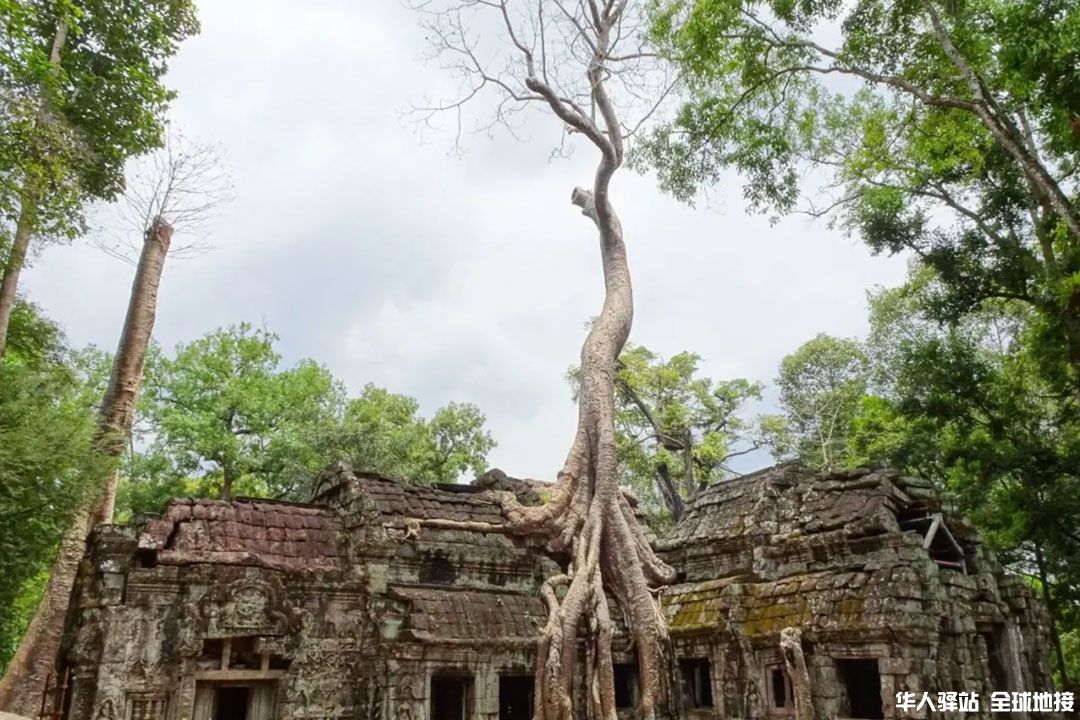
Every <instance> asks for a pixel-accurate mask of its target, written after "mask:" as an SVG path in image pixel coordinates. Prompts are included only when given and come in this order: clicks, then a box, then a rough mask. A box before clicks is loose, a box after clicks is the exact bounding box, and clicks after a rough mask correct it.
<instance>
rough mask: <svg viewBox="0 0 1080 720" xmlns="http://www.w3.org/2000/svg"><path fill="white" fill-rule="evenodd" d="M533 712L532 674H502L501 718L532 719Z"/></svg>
mask: <svg viewBox="0 0 1080 720" xmlns="http://www.w3.org/2000/svg"><path fill="white" fill-rule="evenodd" d="M532 713H533V678H532V676H531V675H500V676H499V720H531V718H532Z"/></svg>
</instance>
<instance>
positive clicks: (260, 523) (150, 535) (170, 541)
mask: <svg viewBox="0 0 1080 720" xmlns="http://www.w3.org/2000/svg"><path fill="white" fill-rule="evenodd" d="M338 529H339V527H338V517H337V515H336V514H335V513H334V512H333V511H332V510H330V509H328V508H325V507H318V506H314V505H306V504H300V503H285V502H275V501H272V500H254V499H246V498H245V499H238V500H233V501H223V500H205V499H191V498H179V499H175V500H173V501H172V502H171V503H169V506H168V507H167V508H166V509H165V512H164V514H163V516H162V517H161V518H160V519H156V520H149V521H147V522H146V524H145V525H143V527H142V528H141V530H140V532H139V549H140V550H145V551H155V552H156V558H157V562H158V563H161V564H167V565H188V564H193V563H219V564H227V565H255V566H260V567H269V568H274V569H278V570H286V571H290V572H309V571H321V570H329V569H334V568H337V567H338V565H339V558H338V554H339V553H338V546H337V533H338Z"/></svg>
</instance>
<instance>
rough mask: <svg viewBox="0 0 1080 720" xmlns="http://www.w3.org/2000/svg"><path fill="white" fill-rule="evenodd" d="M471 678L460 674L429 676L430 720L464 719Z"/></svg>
mask: <svg viewBox="0 0 1080 720" xmlns="http://www.w3.org/2000/svg"><path fill="white" fill-rule="evenodd" d="M471 685H472V680H471V679H470V678H467V677H463V676H460V675H436V676H434V677H432V678H431V720H465V718H466V717H467V715H466V712H467V710H468V706H469V690H470V687H471Z"/></svg>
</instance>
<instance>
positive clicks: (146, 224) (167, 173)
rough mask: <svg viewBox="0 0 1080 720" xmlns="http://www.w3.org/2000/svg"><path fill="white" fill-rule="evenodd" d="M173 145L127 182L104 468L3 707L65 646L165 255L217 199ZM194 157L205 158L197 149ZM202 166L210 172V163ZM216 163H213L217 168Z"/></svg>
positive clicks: (136, 384)
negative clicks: (130, 236) (130, 272)
mask: <svg viewBox="0 0 1080 720" xmlns="http://www.w3.org/2000/svg"><path fill="white" fill-rule="evenodd" d="M173 150H174V147H173V145H172V144H170V146H169V148H168V150H167V151H166V152H164V153H162V154H161V155H162V159H161V161H160V162H159V163H158V165H157V168H158V172H157V173H155V174H154V175H153V177H150V178H142V179H139V180H137V181H136V182H135V183H133V184H132V186H131V187H130V188H129V197H128V201H129V205H133V206H135V207H138V208H139V213H138V217H139V221H138V223H137V224H136V225H135V227H134V234H135V235H136V236H137V237H139V238H140V239H141V249H140V250H139V253H138V263H137V265H136V268H135V279H134V281H133V283H132V286H131V295H130V298H129V301H128V308H127V313H126V316H125V318H124V324H123V328H122V330H121V333H120V340H119V342H118V344H117V348H116V354H115V357H114V361H113V364H112V368H111V371H110V373H109V380H108V384H107V385H106V387H105V391H104V396H103V398H102V400H101V405H100V407H99V409H98V418H97V428H96V431H95V433H94V441H93V447H94V451H95V454H96V456H97V457H98V459H99V462H100V464H101V467H102V470H101V472H92V471H90V469H89V468H87V470H86V471H85V472H84V483H85V485H86V487H85V488H84V490H83V498H82V500H81V502H80V503H79V505H78V506H77V508H76V510H75V512H74V513H73V514H72V516H71V519H70V521H69V523H68V526H67V528H66V529H65V532H64V535H63V538H62V539H61V542H60V548H59V552H58V553H57V557H56V561H55V563H54V564H53V568H52V572H51V573H50V576H49V583H48V586H47V588H46V591H45V594H44V596H43V597H42V599H41V602H40V603H39V604H38V606H37V608H36V610H35V612H34V615H33V617H32V619H31V620H30V624H29V627H28V628H27V630H26V633H25V635H24V636H23V639H22V642H21V643H20V645H19V649H18V650H17V652H16V653H15V656H14V657H13V658H12V660H11V664H10V665H9V667H8V669H7V672H6V673H5V674H4V677H3V679H2V680H0V707H11V708H15V709H17V710H20V711H22V712H24V713H25V712H27V711H28V710H32V709H33V707H34V704H35V703H37V702H38V698H39V697H40V695H41V692H42V691H43V690H44V688H45V685H46V681H47V676H48V674H49V672H50V671H51V670H52V669H53V667H54V658H55V657H56V654H57V652H58V650H59V647H60V639H61V634H62V632H63V629H64V619H65V617H66V616H67V609H68V602H69V598H70V597H71V592H72V588H73V587H74V584H75V578H76V575H77V573H78V568H79V564H80V563H81V561H82V559H83V554H84V553H85V548H86V537H87V535H88V534H89V532H90V529H91V527H92V526H93V525H94V524H95V523H107V522H111V521H112V518H113V512H114V509H115V505H116V491H117V486H118V483H119V478H120V467H119V466H120V462H121V459H122V457H123V455H124V450H125V448H126V447H127V446H128V443H129V440H130V438H131V432H132V425H133V423H134V419H135V407H136V402H137V400H138V397H139V390H140V388H141V386H142V380H143V367H144V364H145V358H146V354H147V350H148V348H149V346H150V339H151V336H152V334H153V330H154V322H155V320H156V318H157V296H158V289H159V287H160V284H161V277H162V272H163V271H164V268H165V260H166V257H167V256H168V255H169V251H170V247H171V245H172V238H173V232H174V230H175V227H174V223H175V224H179V225H180V226H181V227H182V228H183V229H185V230H186V229H188V226H189V225H191V224H193V223H194V220H195V218H197V217H198V218H201V217H204V216H205V214H206V213H207V211H208V209H209V208H211V207H212V206H213V203H212V202H210V203H208V202H207V198H208V197H209V198H210V199H214V198H216V192H217V188H216V187H215V186H210V187H204V186H203V184H202V182H201V180H202V179H203V177H202V176H201V175H200V174H199V173H198V172H194V171H193V165H195V166H199V165H200V163H192V162H191V157H192V154H191V153H189V152H184V151H182V150H181V149H180V148H176V150H177V151H176V152H173ZM194 157H203V156H201V155H198V154H195V155H194ZM207 164H209V165H211V166H213V165H214V164H213V163H205V162H204V163H201V165H202V166H203V167H202V169H203V170H204V172H205V171H207V169H206V167H205V166H206V165H207ZM198 169H199V167H195V168H194V170H198ZM211 169H213V168H211Z"/></svg>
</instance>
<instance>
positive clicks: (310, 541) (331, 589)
mask: <svg viewBox="0 0 1080 720" xmlns="http://www.w3.org/2000/svg"><path fill="white" fill-rule="evenodd" d="M489 475H491V474H489ZM493 478H494V481H495V482H497V483H501V484H503V485H505V484H506V483H508V482H510V481H508V480H506V479H505V476H492V477H488V478H487V480H488V483H489V485H490V483H491V482H492V481H493ZM517 488H518V490H519V491H520V493H519V496H520V497H523V498H526V497H527V496H530V495H531V496H532V499H533V500H535V501H538V500H539V498H538V497H536V496H537V492H536V488H535V487H531V488H530V487H527V486H525V485H520V484H519V485H517ZM425 518H447V519H455V520H476V521H481V522H486V523H499V522H501V521H502V519H503V518H502V513H501V510H500V509H499V506H498V505H496V504H494V503H492V502H490V501H488V500H487V499H486V497H485V496H484V495H482V494H481V493H480V492H479V491H478V489H477V488H475V487H473V486H468V487H466V486H439V487H416V486H409V485H405V484H401V483H398V482H395V481H392V480H387V479H384V478H380V477H376V476H371V475H363V474H359V473H356V474H354V473H352V472H351V471H349V470H348V469H347V468H345V467H337V468H333V469H332V470H331V471H328V473H327V474H326V476H325V478H324V481H323V483H322V485H321V487H320V489H319V492H318V494H317V496H316V497H315V499H314V501H313V502H312V503H310V504H299V503H284V502H272V501H266V500H234V501H232V502H224V501H213V500H174V501H173V502H172V503H171V504H170V505H169V506H168V507H167V508H166V509H165V511H164V513H163V515H162V516H161V517H160V518H156V519H150V520H146V521H144V522H142V523H140V524H136V525H134V526H124V527H121V526H112V525H109V526H101V527H99V528H97V530H96V531H95V533H94V535H93V536H92V538H91V542H90V546H89V550H88V554H87V557H86V560H85V561H84V563H83V567H82V569H81V572H80V578H79V582H78V585H77V587H76V597H75V607H74V609H73V612H72V616H71V621H70V628H69V632H68V637H67V642H66V647H65V649H64V651H63V655H62V658H61V660H62V662H61V664H60V666H61V668H62V671H61V672H62V673H63V671H64V670H66V671H67V672H68V673H69V677H70V683H69V684H70V687H69V688H68V690H67V691H66V693H64V695H65V699H64V706H65V707H64V708H63V711H64V713H65V717H66V718H68V719H69V720H270V719H271V718H306V719H310V720H331V719H334V720H337V719H339V718H340V719H345V718H350V719H351V718H357V719H370V720H424V719H427V718H430V720H529V718H531V715H532V692H533V678H532V672H533V660H534V645H535V640H536V634H537V632H538V631H539V629H540V628H541V627H542V624H543V622H544V621H545V619H546V616H545V611H544V607H543V605H542V603H541V601H540V599H539V598H538V597H537V590H538V588H539V585H540V583H541V582H542V580H543V579H544V578H546V577H548V576H550V575H552V574H553V573H557V572H559V570H560V567H564V566H565V563H566V558H562V557H558V556H552V555H549V554H547V553H545V552H544V551H543V550H542V548H541V547H539V546H538V545H536V544H534V543H531V542H530V540H529V539H527V538H521V537H512V536H508V535H505V534H502V533H498V532H483V533H481V532H465V531H461V530H440V529H435V528H429V527H420V526H418V524H417V523H416V522H412V521H411V520H413V519H425ZM656 546H657V547H658V548H659V549H660V551H661V553H662V555H663V556H664V558H665V560H667V561H668V562H669V563H670V564H671V565H672V566H673V567H675V568H677V569H678V571H679V573H680V581H679V584H677V585H675V586H672V587H670V588H667V589H666V590H665V591H664V592H663V596H662V597H663V602H664V606H665V608H666V609H667V615H668V621H669V623H670V627H671V637H672V647H671V648H670V651H671V652H670V655H671V665H670V672H671V674H672V679H673V680H674V683H673V687H677V688H680V690H681V692H677V693H674V694H673V697H672V699H671V703H670V705H669V706H668V707H666V708H665V712H666V713H667V714H668V715H669V716H670V717H672V718H691V717H693V718H718V719H719V718H747V719H751V718H752V719H759V718H761V719H763V718H773V717H777V718H783V717H787V718H793V720H810V719H812V718H820V719H832V718H894V717H905V718H917V717H927V716H928V715H927V713H926V712H925V711H923V712H906V713H902V712H899V711H898V710H897V709H896V707H895V694H896V693H897V692H900V691H905V690H910V691H915V692H917V693H919V694H920V695H921V693H922V692H924V691H930V692H936V691H953V690H966V691H969V692H978V693H980V695H981V696H982V698H983V703H982V709H981V710H980V712H978V713H968V714H967V715H966V717H991V715H990V714H989V712H988V709H989V708H988V702H987V700H988V698H989V693H990V691H991V690H1048V689H1050V688H1051V679H1050V676H1049V671H1048V667H1047V664H1046V660H1045V648H1046V638H1045V632H1046V618H1045V615H1044V611H1043V609H1042V607H1041V606H1040V605H1039V603H1038V602H1037V601H1036V600H1035V598H1034V597H1033V595H1032V593H1031V592H1030V591H1029V590H1028V589H1027V588H1026V587H1025V586H1024V585H1023V584H1022V583H1021V581H1020V580H1019V579H1018V578H1015V577H1012V576H1010V575H1007V574H1005V573H1003V571H1002V569H1001V567H1000V566H999V565H998V564H997V563H996V562H995V561H994V559H993V558H992V557H991V556H990V554H989V553H988V552H987V551H986V550H985V549H984V548H983V547H982V546H981V545H980V544H979V540H978V537H977V535H976V534H975V532H974V531H973V530H972V529H971V527H969V526H968V525H967V524H965V523H964V522H963V521H962V520H960V519H959V518H956V517H953V516H951V515H950V514H949V513H948V512H943V509H942V507H941V506H940V503H939V502H938V501H937V500H936V499H935V496H934V494H933V493H932V492H931V489H930V488H929V486H928V485H927V484H925V483H923V482H920V481H918V480H914V479H911V478H907V477H902V476H900V475H898V474H896V473H891V472H885V471H871V470H857V471H850V472H843V473H831V474H814V473H810V472H808V471H805V470H802V469H800V468H798V467H795V466H780V467H778V468H773V469H770V470H766V471H762V472H759V473H755V474H753V475H749V476H745V477H742V478H739V479H736V480H730V481H727V482H722V483H718V484H716V485H713V486H712V487H710V488H708V489H707V490H705V491H703V492H702V493H700V494H699V496H698V497H697V498H695V500H694V502H693V503H692V505H691V507H690V509H689V510H688V512H687V513H686V515H685V517H684V519H683V520H682V521H681V522H680V523H679V524H678V525H677V526H676V527H675V528H674V529H673V530H672V531H671V532H670V533H669V535H668V536H667V537H665V538H664V539H662V540H659V541H657V542H656ZM613 608H614V605H613ZM615 660H616V667H615V676H616V677H615V681H616V682H615V685H616V695H617V698H616V699H617V704H618V705H619V706H620V707H622V708H623V709H622V710H620V715H622V714H624V713H625V715H626V717H627V718H630V717H633V706H634V702H635V692H636V683H637V679H636V669H635V666H634V663H633V660H634V658H633V654H632V649H631V648H628V647H627V642H626V640H625V633H624V632H622V631H620V632H619V633H618V634H617V637H616V640H615ZM579 695H580V693H579ZM578 704H579V712H578V713H577V715H578V717H581V718H585V717H586V709H585V703H584V702H581V698H579V702H578ZM933 717H944V718H949V717H961V716H960V715H959V714H957V713H936V714H934V715H933ZM992 717H995V718H997V717H1002V716H1001V715H993V716H992ZM1012 717H1013V718H1017V717H1020V716H1019V715H1017V714H1014V715H1012ZM1030 717H1032V718H1035V717H1051V716H1049V715H1037V714H1032V715H1030Z"/></svg>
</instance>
